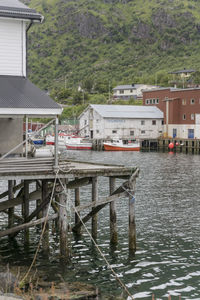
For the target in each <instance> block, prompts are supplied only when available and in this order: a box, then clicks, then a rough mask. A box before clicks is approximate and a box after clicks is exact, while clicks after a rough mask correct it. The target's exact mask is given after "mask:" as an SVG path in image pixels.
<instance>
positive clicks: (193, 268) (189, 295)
mask: <svg viewBox="0 0 200 300" xmlns="http://www.w3.org/2000/svg"><path fill="white" fill-rule="evenodd" d="M66 155H67V157H68V158H72V159H78V160H90V161H94V162H96V161H97V162H102V163H114V164H116V163H118V164H125V165H127V166H130V165H132V166H138V167H139V168H140V170H141V171H140V176H139V178H138V179H137V186H136V189H137V190H136V195H135V196H136V226H137V249H138V250H137V251H136V253H135V255H134V256H130V255H129V252H128V232H127V228H128V201H127V199H126V198H125V199H121V200H120V201H118V202H117V211H118V214H117V224H118V239H119V244H118V246H117V248H114V249H112V248H110V241H109V210H108V208H107V207H105V208H104V209H103V210H102V211H101V212H100V213H99V216H98V220H99V228H98V239H97V243H98V244H99V245H100V247H101V250H102V252H103V253H104V255H105V256H106V258H107V259H108V260H109V262H110V264H111V265H112V266H113V268H114V269H115V271H116V273H117V274H118V276H119V277H120V278H121V279H122V281H123V282H124V283H125V284H126V286H127V287H128V288H129V290H130V292H131V294H132V295H134V299H152V294H155V297H156V299H166V298H167V297H168V295H169V294H171V295H172V296H174V297H175V296H177V297H178V296H179V295H181V296H182V297H181V299H200V282H199V276H200V271H199V263H200V258H199V257H200V250H199V242H200V236H199V227H200V218H199V209H200V199H199V195H200V186H199V169H200V156H197V155H184V154H173V155H169V154H168V153H142V152H138V153H132V152H128V153H123V152H119V153H117V152H116V153H115V152H112V153H105V152H92V151H91V152H90V151H89V152H81V153H80V152H75V151H74V152H70V151H69V152H67V153H66ZM120 183H121V181H120V180H117V184H120ZM2 189H3V187H2ZM99 195H101V196H102V197H103V196H106V195H108V179H107V178H101V179H100V183H99ZM71 196H73V195H71ZM88 197H91V191H90V190H89V189H88V188H87V187H83V188H81V199H82V203H83V202H84V201H86V200H87V199H88ZM82 215H84V214H82ZM1 220H2V216H1V215H0V222H1ZM87 227H88V228H89V229H90V222H88V223H87ZM56 234H57V233H56V232H55V233H54V235H53V237H52V238H51V245H50V247H51V248H50V257H49V260H46V259H45V258H44V257H43V256H42V254H41V253H40V255H39V257H38V259H37V267H38V268H41V269H44V270H47V276H48V277H49V279H50V280H55V278H57V279H59V276H58V275H59V274H61V275H62V277H63V278H65V279H66V280H72V281H74V278H76V279H77V281H84V282H88V283H91V284H95V285H97V286H98V287H100V288H101V290H102V291H103V292H105V293H110V294H114V293H116V294H121V292H122V290H121V287H119V285H118V283H117V282H116V281H115V279H114V277H113V275H112V274H111V272H110V270H109V269H108V267H107V266H106V264H105V262H104V260H103V258H102V257H101V256H100V255H99V253H98V251H97V249H96V248H95V247H94V245H93V244H92V243H91V241H90V238H89V237H88V235H87V233H86V232H83V235H82V238H81V239H77V238H74V236H73V235H71V241H72V261H71V264H70V265H67V266H62V267H61V266H60V264H59V250H58V249H59V248H58V239H57V236H56ZM30 235H31V244H30V246H29V249H28V251H27V252H25V251H24V247H23V236H22V235H19V236H18V238H17V242H13V243H10V242H8V241H7V239H3V240H2V241H1V244H0V255H1V256H3V257H4V261H5V262H7V261H10V262H11V263H12V264H16V265H23V264H24V265H25V264H27V265H29V264H30V261H31V259H32V258H33V255H34V251H35V248H36V246H37V243H38V239H39V237H38V235H36V230H31V231H30ZM49 274H50V275H49ZM174 299H177V298H174Z"/></svg>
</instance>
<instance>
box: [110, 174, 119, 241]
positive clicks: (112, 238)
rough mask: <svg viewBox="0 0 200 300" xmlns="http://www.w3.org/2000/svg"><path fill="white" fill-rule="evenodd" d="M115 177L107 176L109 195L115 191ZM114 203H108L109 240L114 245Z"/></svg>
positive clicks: (115, 226) (115, 235)
mask: <svg viewBox="0 0 200 300" xmlns="http://www.w3.org/2000/svg"><path fill="white" fill-rule="evenodd" d="M115 181H116V180H115V178H113V177H109V185H110V195H111V194H112V193H113V192H114V191H115ZM116 220H117V218H116V204H115V201H112V202H111V203H110V242H111V244H113V245H116V244H117V242H118V236H117V222H116Z"/></svg>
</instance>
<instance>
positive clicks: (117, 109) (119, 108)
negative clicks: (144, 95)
mask: <svg viewBox="0 0 200 300" xmlns="http://www.w3.org/2000/svg"><path fill="white" fill-rule="evenodd" d="M90 107H92V108H93V109H94V110H95V111H96V112H97V113H98V114H99V115H100V116H102V117H103V118H123V119H163V112H162V111H161V110H160V109H159V108H157V107H156V106H142V105H95V104H90Z"/></svg>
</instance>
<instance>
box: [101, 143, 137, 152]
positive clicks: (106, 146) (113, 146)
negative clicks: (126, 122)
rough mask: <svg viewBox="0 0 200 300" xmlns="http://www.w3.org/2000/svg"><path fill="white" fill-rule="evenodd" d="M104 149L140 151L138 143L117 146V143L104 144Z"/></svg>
mask: <svg viewBox="0 0 200 300" xmlns="http://www.w3.org/2000/svg"><path fill="white" fill-rule="evenodd" d="M104 150H105V151H140V146H139V145H133V146H117V145H109V144H104Z"/></svg>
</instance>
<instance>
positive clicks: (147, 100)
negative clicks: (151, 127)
mask: <svg viewBox="0 0 200 300" xmlns="http://www.w3.org/2000/svg"><path fill="white" fill-rule="evenodd" d="M199 101H200V99H199ZM146 104H149V99H146Z"/></svg>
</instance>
